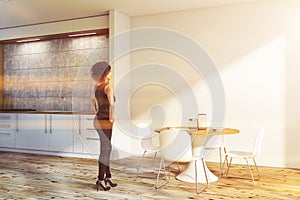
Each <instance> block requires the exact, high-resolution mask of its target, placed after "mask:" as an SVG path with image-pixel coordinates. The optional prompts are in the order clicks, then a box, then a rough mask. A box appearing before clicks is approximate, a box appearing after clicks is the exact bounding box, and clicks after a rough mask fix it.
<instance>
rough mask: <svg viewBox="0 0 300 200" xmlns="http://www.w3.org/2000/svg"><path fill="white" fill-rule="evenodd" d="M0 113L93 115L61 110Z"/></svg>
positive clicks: (17, 110)
mask: <svg viewBox="0 0 300 200" xmlns="http://www.w3.org/2000/svg"><path fill="white" fill-rule="evenodd" d="M0 113H20V114H62V115H73V114H75V115H94V114H95V113H94V112H82V111H62V110H45V111H40V110H33V109H7V110H0Z"/></svg>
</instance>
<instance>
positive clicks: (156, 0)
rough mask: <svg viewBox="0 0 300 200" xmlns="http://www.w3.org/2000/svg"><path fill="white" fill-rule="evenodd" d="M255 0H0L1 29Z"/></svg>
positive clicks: (147, 13) (138, 14)
mask: <svg viewBox="0 0 300 200" xmlns="http://www.w3.org/2000/svg"><path fill="white" fill-rule="evenodd" d="M248 1H254V0H0V29H4V28H10V27H16V26H23V25H30V24H37V23H44V22H51V21H58V20H65V19H74V18H81V17H88V16H95V15H100V14H103V13H105V12H107V11H108V10H110V9H115V10H118V11H120V12H123V13H125V14H127V15H129V16H140V15H149V14H156V13H163V12H172V11H178V10H189V9H195V8H203V7H210V6H222V5H227V4H233V3H243V2H248Z"/></svg>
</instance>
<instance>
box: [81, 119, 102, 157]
mask: <svg viewBox="0 0 300 200" xmlns="http://www.w3.org/2000/svg"><path fill="white" fill-rule="evenodd" d="M81 117H82V120H81V122H82V126H81V129H82V132H81V134H82V137H83V140H82V142H83V152H84V153H88V154H92V155H99V153H100V141H99V136H98V133H97V131H96V130H95V128H94V116H93V115H82V116H81Z"/></svg>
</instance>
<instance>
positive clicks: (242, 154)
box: [220, 128, 265, 186]
mask: <svg viewBox="0 0 300 200" xmlns="http://www.w3.org/2000/svg"><path fill="white" fill-rule="evenodd" d="M264 132H265V129H264V128H262V129H261V130H260V132H259V134H258V135H257V137H256V141H255V145H254V149H253V152H247V151H235V150H233V151H228V152H227V153H226V154H225V158H230V161H229V165H228V167H227V170H226V176H228V172H229V168H230V165H231V161H232V158H241V159H244V160H245V161H246V163H247V166H248V169H249V173H250V176H251V179H252V183H253V186H255V183H254V177H253V174H252V170H251V167H250V165H249V162H248V159H252V160H253V163H254V165H255V168H256V171H257V174H258V180H259V179H260V174H259V171H258V168H257V165H256V162H255V158H256V157H257V156H258V155H259V153H260V149H261V144H262V141H263V136H264ZM224 164H225V160H224V163H223V165H222V169H223V167H224ZM220 177H221V175H220Z"/></svg>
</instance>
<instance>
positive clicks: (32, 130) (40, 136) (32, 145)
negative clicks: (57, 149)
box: [16, 114, 49, 150]
mask: <svg viewBox="0 0 300 200" xmlns="http://www.w3.org/2000/svg"><path fill="white" fill-rule="evenodd" d="M16 120H17V126H18V128H17V132H16V148H22V149H33V150H49V130H48V126H49V125H48V123H47V115H46V114H17V115H16Z"/></svg>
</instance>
